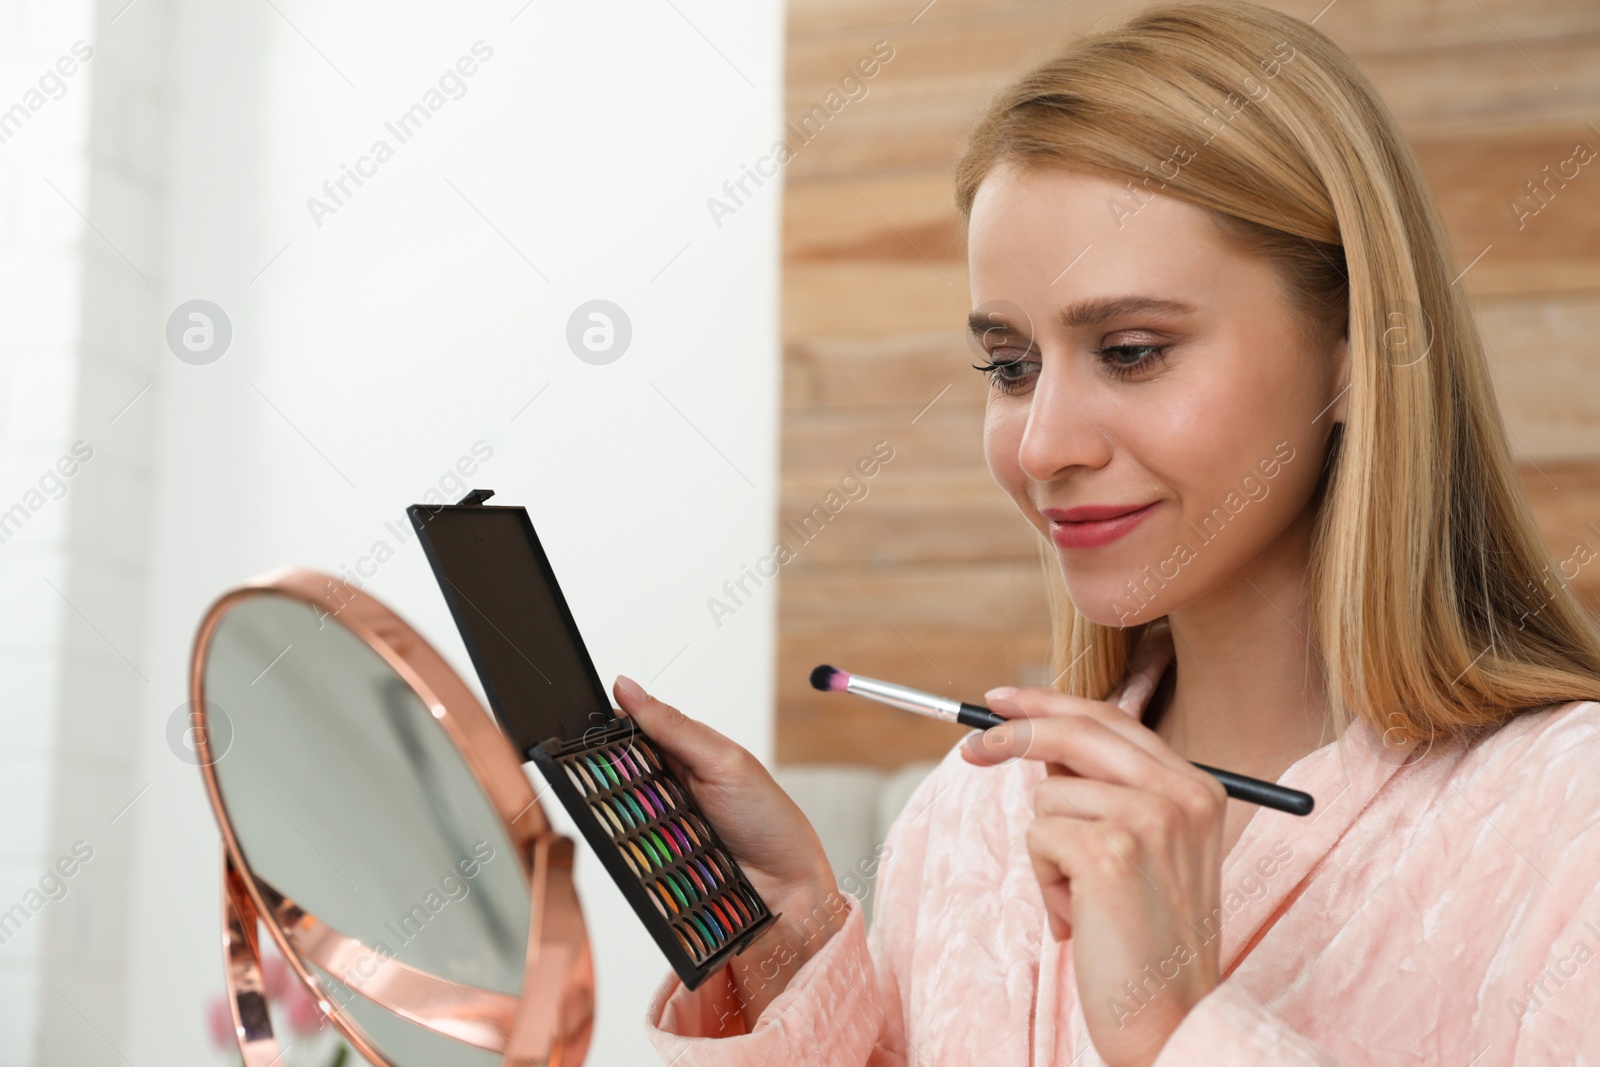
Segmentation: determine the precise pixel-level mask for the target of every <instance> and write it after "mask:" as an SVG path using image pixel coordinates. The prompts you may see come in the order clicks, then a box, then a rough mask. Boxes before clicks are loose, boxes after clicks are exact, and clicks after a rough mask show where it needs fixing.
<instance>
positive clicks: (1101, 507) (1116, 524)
mask: <svg viewBox="0 0 1600 1067" xmlns="http://www.w3.org/2000/svg"><path fill="white" fill-rule="evenodd" d="M1160 504H1161V501H1159V500H1155V501H1152V502H1150V503H1149V504H1144V505H1135V506H1131V507H1130V506H1128V505H1123V504H1086V505H1084V506H1083V507H1076V508H1067V509H1064V510H1063V509H1061V508H1045V509H1043V510H1042V511H1040V513H1039V514H1041V515H1043V516H1044V517H1045V518H1047V519H1049V520H1050V540H1052V541H1054V542H1055V543H1056V544H1057V545H1058V546H1060V547H1061V548H1099V547H1100V546H1101V545H1109V544H1110V543H1111V542H1113V541H1115V540H1116V539H1117V538H1119V537H1121V536H1123V535H1124V534H1126V533H1128V532H1130V531H1131V530H1133V529H1134V528H1135V527H1136V526H1138V525H1139V524H1140V523H1141V522H1143V521H1144V520H1145V519H1146V518H1148V517H1149V516H1150V514H1151V513H1152V512H1153V511H1155V509H1156V508H1157V507H1158V506H1160Z"/></svg>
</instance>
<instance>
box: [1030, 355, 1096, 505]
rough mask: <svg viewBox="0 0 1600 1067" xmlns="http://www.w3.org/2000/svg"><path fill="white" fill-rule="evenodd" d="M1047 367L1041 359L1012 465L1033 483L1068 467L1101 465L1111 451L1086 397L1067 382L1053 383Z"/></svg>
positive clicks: (1056, 476) (1047, 479)
mask: <svg viewBox="0 0 1600 1067" xmlns="http://www.w3.org/2000/svg"><path fill="white" fill-rule="evenodd" d="M1049 367H1050V361H1049V359H1048V357H1046V360H1045V363H1044V367H1043V368H1041V370H1040V374H1039V379H1038V382H1037V383H1036V384H1035V387H1034V391H1033V397H1032V399H1031V401H1030V403H1029V405H1028V421H1027V423H1026V425H1025V426H1024V427H1023V430H1022V441H1021V443H1020V445H1019V446H1018V449H1017V465H1018V466H1019V467H1020V468H1021V470H1022V472H1023V473H1024V474H1026V475H1027V476H1028V477H1029V478H1031V479H1033V480H1034V481H1036V482H1050V481H1055V480H1057V479H1059V478H1061V477H1062V476H1063V475H1064V474H1065V473H1066V471H1068V470H1069V469H1071V468H1073V467H1088V468H1091V469H1097V468H1100V467H1103V466H1105V465H1106V464H1107V463H1109V462H1110V461H1111V457H1112V455H1113V454H1114V453H1115V452H1116V448H1115V446H1114V445H1113V444H1112V442H1111V437H1110V435H1109V434H1108V433H1107V432H1106V430H1107V429H1108V427H1105V426H1103V425H1101V423H1103V422H1104V419H1103V418H1101V417H1097V415H1098V413H1097V412H1096V410H1095V406H1094V404H1093V402H1092V398H1091V397H1089V396H1088V395H1086V394H1084V393H1082V392H1079V393H1077V394H1076V395H1074V390H1073V387H1072V384H1071V383H1070V382H1068V381H1057V380H1056V376H1055V375H1052V374H1051V373H1050V369H1049Z"/></svg>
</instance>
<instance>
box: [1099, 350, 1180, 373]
mask: <svg viewBox="0 0 1600 1067" xmlns="http://www.w3.org/2000/svg"><path fill="white" fill-rule="evenodd" d="M1147 353H1148V354H1147ZM1095 355H1097V356H1099V357H1100V358H1101V359H1102V360H1103V361H1104V363H1105V368H1106V373H1107V374H1109V375H1111V376H1112V377H1113V378H1132V377H1134V376H1136V375H1139V374H1143V373H1144V372H1145V371H1147V370H1149V369H1151V368H1152V367H1154V366H1155V365H1156V364H1157V363H1161V362H1163V361H1165V360H1166V358H1167V349H1166V346H1162V345H1108V346H1106V347H1105V348H1101V349H1097V350H1096V351H1095ZM1130 355H1131V356H1134V357H1136V358H1132V359H1128V358H1126V357H1128V356H1130Z"/></svg>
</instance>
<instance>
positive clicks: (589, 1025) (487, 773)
mask: <svg viewBox="0 0 1600 1067" xmlns="http://www.w3.org/2000/svg"><path fill="white" fill-rule="evenodd" d="M262 596H280V597H287V598H289V599H291V600H296V601H299V602H301V603H304V604H307V605H309V606H310V607H312V608H314V609H315V610H317V611H318V612H319V613H320V619H321V621H323V622H326V621H328V620H330V619H332V620H336V621H337V622H338V623H340V624H341V625H343V626H344V627H345V628H346V629H347V630H349V631H350V632H352V633H353V634H355V635H356V636H357V637H359V638H360V639H361V640H362V641H363V642H364V643H365V644H366V645H367V647H369V648H371V649H372V650H373V651H374V652H376V653H377V654H378V655H379V656H380V657H381V658H382V659H383V660H384V662H385V663H387V664H388V665H389V667H390V668H391V669H392V670H394V672H395V673H396V674H398V675H399V676H400V677H401V678H402V679H404V680H405V682H406V684H407V685H409V686H410V687H411V689H412V691H413V692H414V693H416V695H417V697H418V698H419V699H420V700H421V701H422V703H423V705H424V706H425V707H427V708H428V710H429V711H430V712H431V713H432V715H433V718H434V721H436V722H437V723H438V724H439V726H440V727H441V728H442V729H443V730H444V732H445V734H446V735H447V736H448V737H449V738H450V740H451V741H452V742H453V743H454V744H455V746H456V748H457V749H458V750H459V751H460V753H461V756H462V759H463V760H465V761H466V764H467V767H468V768H469V769H470V770H471V772H472V774H473V776H474V777H475V778H476V779H477V781H478V783H479V784H480V785H481V786H482V788H483V791H484V794H485V796H486V797H487V798H488V800H489V803H490V806H491V807H492V808H493V809H494V811H495V812H496V814H497V815H499V817H500V818H501V820H502V822H503V823H504V826H505V830H506V835H507V837H508V838H509V839H510V841H511V843H512V852H513V853H514V855H515V856H516V859H517V863H518V864H519V869H520V870H521V871H522V874H523V877H524V878H526V879H528V885H529V896H530V899H531V901H532V913H531V915H530V917H529V923H528V951H527V956H526V958H525V960H524V966H523V978H522V992H521V993H520V995H517V996H511V995H508V994H504V993H497V992H495V991H493V990H485V989H472V988H468V987H465V986H461V985H460V984H459V983H453V982H450V981H449V980H447V979H444V978H441V977H439V976H436V975H430V974H426V973H424V972H421V971H417V970H414V969H412V968H410V967H407V966H405V965H404V964H400V963H398V961H395V960H393V959H392V958H389V959H383V960H382V961H381V962H379V963H377V964H376V966H375V967H374V969H373V973H372V974H371V975H369V976H367V977H366V978H365V979H363V980H362V981H361V982H360V983H359V984H355V983H347V984H348V985H349V988H351V989H352V990H355V991H356V992H357V993H359V994H360V995H361V996H362V997H363V998H365V999H367V1000H369V1001H371V1002H373V1003H375V1004H377V1005H379V1006H380V1007H382V1008H385V1009H387V1010H389V1011H391V1012H393V1013H395V1014H396V1015H399V1016H401V1017H403V1018H405V1019H407V1020H409V1021H410V1022H413V1023H415V1024H417V1025H419V1026H421V1027H423V1028H425V1029H428V1030H431V1031H433V1032H434V1033H438V1034H442V1035H445V1036H448V1037H452V1038H455V1039H456V1040H459V1041H464V1042H465V1043H467V1044H469V1045H475V1046H477V1047H479V1048H485V1049H488V1050H490V1051H493V1052H502V1053H503V1059H502V1060H501V1061H500V1065H501V1067H533V1065H539V1067H558V1065H559V1067H574V1065H577V1064H581V1063H582V1062H583V1059H584V1057H585V1055H586V1054H587V1052H588V1048H589V1041H590V1038H591V1036H592V1033H593V1027H594V967H593V960H592V957H591V956H590V952H589V938H588V931H587V930H586V928H585V927H584V922H583V912H582V908H581V906H580V904H579V902H578V895H577V889H576V887H575V886H574V884H573V880H572V861H573V844H572V840H571V839H570V838H567V837H564V836H562V835H560V834H557V833H555V832H554V831H553V830H552V829H551V827H550V823H549V820H548V819H547V818H546V817H545V813H544V809H543V808H542V807H540V806H539V801H538V797H537V796H536V795H535V794H534V791H533V786H532V784H531V783H530V782H529V781H528V778H527V776H526V775H525V774H524V772H523V769H522V761H521V760H520V759H519V758H518V757H517V754H516V752H515V751H514V750H513V748H512V746H511V744H510V742H509V741H508V740H507V739H506V738H505V736H504V735H503V734H502V733H501V732H500V730H499V727H498V726H497V725H496V724H495V722H494V720H493V718H491V717H490V715H489V713H488V711H487V710H486V709H485V708H484V707H483V705H482V704H481V703H479V701H478V699H477V697H475V696H474V695H473V693H472V691H471V690H470V689H468V688H467V686H466V684H465V683H463V682H462V681H461V678H460V676H459V675H458V674H456V672H455V671H454V670H453V669H452V668H451V667H450V665H449V664H448V663H446V662H445V661H444V659H443V657H441V656H440V655H439V653H438V652H437V651H435V650H434V648H433V647H432V646H431V645H429V644H428V642H427V641H425V640H423V639H422V637H421V636H420V635H419V634H418V633H417V632H416V631H415V630H414V629H412V628H411V626H409V625H408V624H407V623H406V622H405V621H404V620H402V619H401V618H400V617H399V616H398V615H396V614H395V613H394V612H392V611H390V610H389V609H388V608H387V607H385V606H384V605H383V604H381V603H379V602H378V601H377V600H375V599H374V598H372V597H371V596H369V595H367V594H365V593H362V592H361V591H360V590H358V589H356V588H355V587H353V586H351V585H349V584H348V583H346V582H343V581H341V580H340V579H338V578H335V577H333V576H331V575H328V574H323V573H321V572H318V571H312V570H305V569H301V568H282V569H279V570H275V571H271V572H269V573H267V574H264V575H261V576H259V577H257V578H254V579H252V580H250V581H249V582H246V583H245V584H243V585H241V586H239V587H238V588H235V589H232V590H230V591H229V592H227V593H224V594H223V595H222V596H221V597H219V598H218V599H217V600H216V601H215V602H214V603H213V604H212V605H211V607H210V608H209V609H207V611H206V614H205V617H204V619H203V620H202V621H201V623H200V628H199V630H198V631H197V633H196V635H195V641H194V648H193V653H192V656H191V659H190V668H189V698H190V708H191V723H192V724H193V727H194V733H195V744H196V747H197V749H198V750H199V751H198V755H199V760H200V773H201V776H202V777H203V779H204V781H205V786H206V795H207V797H208V798H209V799H210V801H211V810H212V812H213V814H215V815H216V818H217V827H218V829H219V830H220V831H221V833H222V843H223V851H224V859H223V879H222V881H223V957H224V974H225V977H226V981H227V985H228V1003H229V1006H230V1008H231V1010H232V1013H233V1020H234V1026H235V1034H236V1036H237V1037H238V1039H239V1048H240V1052H241V1054H242V1055H243V1057H244V1062H245V1065H246V1067H273V1065H275V1064H279V1063H281V1062H282V1061H281V1059H280V1056H281V1052H280V1050H279V1048H278V1043H277V1039H276V1038H275V1037H274V1035H273V1033H272V1026H271V1022H270V1020H269V1018H268V1016H267V1012H266V1001H265V999H264V996H263V993H262V984H261V970H260V954H259V945H258V942H257V937H258V933H257V929H258V927H257V923H258V922H259V923H260V924H261V925H264V926H265V927H266V928H267V931H268V932H269V933H270V934H271V936H272V939H273V941H275V942H276V943H277V945H278V949H279V951H280V952H282V954H283V956H284V959H285V961H286V962H287V963H288V965H289V967H290V969H291V970H292V971H293V972H294V973H295V975H296V976H297V977H298V978H299V980H300V981H301V982H302V983H304V984H305V986H306V988H307V990H309V991H310V993H311V996H312V998H313V999H314V1000H316V1002H317V1004H318V1007H319V1008H321V1009H322V1011H323V1013H324V1014H325V1015H327V1016H328V1018H330V1019H331V1020H332V1021H333V1023H334V1025H335V1026H337V1027H338V1028H339V1030H340V1032H341V1033H343V1034H344V1036H345V1037H346V1038H347V1039H348V1040H349V1041H350V1043H351V1044H352V1045H353V1046H354V1047H355V1048H356V1050H357V1051H358V1052H360V1053H361V1054H362V1055H363V1056H365V1057H366V1058H367V1059H369V1060H370V1061H372V1062H373V1063H374V1064H379V1065H382V1067H394V1065H393V1061H391V1060H390V1059H388V1058H387V1057H386V1056H385V1055H384V1053H383V1052H382V1051H381V1050H379V1049H378V1048H376V1047H375V1046H374V1045H373V1044H372V1042H371V1040H370V1039H369V1038H368V1037H367V1036H366V1034H365V1032H364V1031H363V1030H362V1029H361V1027H360V1025H359V1024H358V1023H357V1022H356V1021H355V1020H354V1019H353V1018H351V1017H350V1016H349V1014H348V1013H347V1012H346V1011H345V1010H344V1008H343V1007H342V1006H340V1005H339V1004H338V1002H337V998H336V997H334V996H332V995H331V994H330V993H329V991H328V990H327V989H325V988H324V986H323V984H322V981H321V979H320V978H319V977H318V976H317V975H316V973H315V972H313V971H312V970H311V969H310V966H309V964H312V963H315V964H317V965H318V966H323V967H326V968H328V969H329V971H330V973H336V972H335V971H334V966H335V965H336V964H338V963H339V962H340V961H343V960H348V959H352V958H354V956H353V955H352V953H362V954H365V955H366V956H367V957H369V958H370V957H371V955H372V953H371V951H370V950H368V949H367V948H366V947H365V946H363V945H361V944H360V942H357V941H353V940H351V939H349V938H346V937H344V936H343V935H341V934H339V933H338V932H337V931H333V930H331V929H329V928H328V927H327V926H326V925H325V924H321V923H319V922H318V921H317V919H316V917H315V916H311V915H308V914H306V913H305V912H304V911H302V910H301V909H300V908H299V907H298V906H297V905H295V903H294V902H293V901H291V900H287V899H286V898H284V897H283V896H282V895H281V894H279V893H278V892H277V891H276V889H274V888H273V887H270V886H266V885H265V884H264V883H262V882H260V881H259V879H257V878H256V876H255V875H254V873H253V872H252V871H251V870H250V866H249V863H248V862H247V861H246V859H245V856H244V852H243V850H242V848H241V847H240V844H239V840H238V837H237V836H236V835H235V833H234V829H233V823H232V821H231V820H230V819H229V817H228V809H227V805H226V804H225V803H224V802H223V799H222V793H221V791H220V790H219V788H218V783H217V776H216V771H215V767H214V764H215V763H216V761H217V759H219V758H222V756H224V755H225V753H222V754H213V751H212V747H211V743H210V726H211V723H210V721H209V717H208V714H209V713H208V708H207V705H206V702H205V689H204V682H205V661H206V654H207V652H208V651H209V649H210V646H211V640H212V638H213V636H214V635H215V633H216V629H217V626H218V624H219V623H220V622H221V621H222V619H223V617H224V616H225V615H226V614H227V613H228V612H229V611H230V610H232V609H233V608H235V607H237V606H238V605H239V604H241V603H243V602H244V601H246V600H249V599H252V598H254V597H262ZM340 977H341V980H343V979H344V978H345V977H347V975H340Z"/></svg>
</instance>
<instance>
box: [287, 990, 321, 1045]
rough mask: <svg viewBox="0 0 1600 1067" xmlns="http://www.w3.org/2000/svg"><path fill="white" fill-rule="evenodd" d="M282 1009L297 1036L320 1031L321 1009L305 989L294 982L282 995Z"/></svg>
mask: <svg viewBox="0 0 1600 1067" xmlns="http://www.w3.org/2000/svg"><path fill="white" fill-rule="evenodd" d="M282 1003H283V1008H284V1011H285V1013H286V1014H287V1015H288V1016H289V1026H290V1028H291V1029H292V1030H294V1032H295V1033H297V1034H302V1035H304V1034H311V1033H315V1032H316V1031H318V1030H320V1029H322V1023H323V1016H322V1009H321V1008H319V1007H317V1002H316V1001H314V1000H312V999H311V995H310V994H309V993H307V992H306V990H305V987H304V986H302V985H301V984H300V983H298V982H295V983H294V984H292V985H291V986H290V987H289V989H288V990H287V991H286V992H285V993H284V995H283V1001H282Z"/></svg>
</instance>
